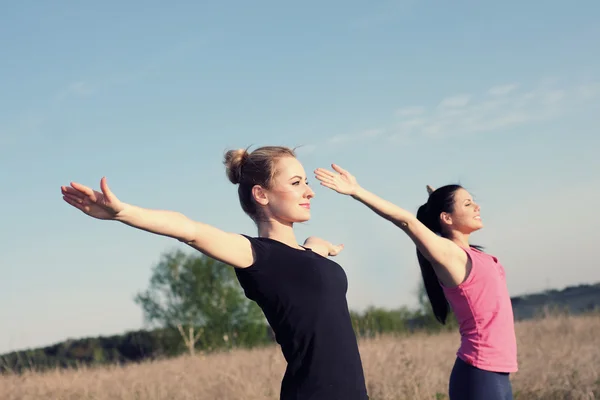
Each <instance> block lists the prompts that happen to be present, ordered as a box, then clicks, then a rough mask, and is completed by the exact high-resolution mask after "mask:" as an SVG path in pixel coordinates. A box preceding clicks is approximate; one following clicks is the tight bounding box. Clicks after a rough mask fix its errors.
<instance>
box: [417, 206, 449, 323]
mask: <svg viewBox="0 0 600 400" xmlns="http://www.w3.org/2000/svg"><path fill="white" fill-rule="evenodd" d="M417 219H418V220H419V221H421V222H422V223H423V224H424V225H425V226H426V227H427V228H429V229H431V230H432V231H433V232H435V233H437V234H440V232H439V231H440V229H439V221H437V218H433V217H432V215H431V213H430V212H429V207H428V204H427V203H426V204H423V205H422V206H421V207H419V210H418V211H417ZM436 228H437V229H436ZM417 259H418V261H419V266H420V267H421V276H422V277H423V283H424V285H425V291H426V292H427V297H428V298H429V302H430V303H431V308H432V309H433V314H434V315H435V318H436V319H437V320H438V321H439V322H440V323H441V324H446V317H447V316H448V312H449V311H450V306H449V304H448V300H446V296H445V295H444V290H443V289H442V286H441V285H440V282H439V281H438V278H437V275H436V273H435V271H434V269H433V266H432V265H431V262H429V260H427V259H426V258H425V256H423V254H421V252H420V251H419V249H417Z"/></svg>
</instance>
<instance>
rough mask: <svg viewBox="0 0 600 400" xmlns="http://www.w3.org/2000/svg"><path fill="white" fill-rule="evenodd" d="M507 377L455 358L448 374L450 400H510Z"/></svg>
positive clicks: (510, 393) (510, 388) (509, 386)
mask: <svg viewBox="0 0 600 400" xmlns="http://www.w3.org/2000/svg"><path fill="white" fill-rule="evenodd" d="M508 375H509V374H508V373H504V372H492V371H485V370H482V369H479V368H476V367H474V366H472V365H469V364H467V363H466V362H464V361H463V360H461V359H460V358H458V357H457V358H456V362H455V363H454V368H452V373H451V374H450V400H512V399H513V395H512V386H511V384H510V379H509V377H508Z"/></svg>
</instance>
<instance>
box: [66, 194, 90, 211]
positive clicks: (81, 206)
mask: <svg viewBox="0 0 600 400" xmlns="http://www.w3.org/2000/svg"><path fill="white" fill-rule="evenodd" d="M63 200H64V201H66V202H67V203H69V204H70V205H72V206H73V207H75V208H77V209H79V210H81V211H83V212H86V206H85V205H84V204H83V202H82V201H81V200H79V199H76V198H75V199H74V198H73V196H68V195H65V196H63Z"/></svg>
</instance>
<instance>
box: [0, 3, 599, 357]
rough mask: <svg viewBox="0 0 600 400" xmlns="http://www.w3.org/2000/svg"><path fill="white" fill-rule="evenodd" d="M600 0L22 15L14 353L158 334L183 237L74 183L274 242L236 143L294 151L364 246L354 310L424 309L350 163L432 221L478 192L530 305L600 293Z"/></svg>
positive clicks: (7, 236)
mask: <svg viewBox="0 0 600 400" xmlns="http://www.w3.org/2000/svg"><path fill="white" fill-rule="evenodd" d="M599 17H600V4H599V3H598V2H594V1H591V0H590V1H582V2H578V6H577V7H575V6H574V5H571V4H569V3H567V2H564V1H563V2H559V1H544V2H542V1H530V2H526V3H523V2H517V1H506V2H494V3H490V2H476V1H456V2H452V4H450V3H442V2H432V1H379V2H358V1H345V2H340V1H330V2H316V1H305V2H301V3H294V4H290V3H289V2H288V3H286V4H284V3H282V2H275V1H264V2H258V3H256V2H255V3H253V5H250V4H249V3H248V2H241V1H237V2H233V1H227V2H219V4H218V5H217V3H216V2H215V3H214V4H212V5H203V4H201V3H200V2H198V4H193V5H192V4H190V3H184V2H179V3H171V5H169V6H165V5H164V3H162V4H161V3H159V2H144V3H142V2H127V3H122V2H116V1H107V2H103V3H97V4H83V3H81V4H75V3H71V4H70V5H68V6H67V5H66V3H61V4H60V5H56V4H54V5H50V3H47V4H41V3H40V2H37V3H34V2H25V1H24V2H19V3H18V4H17V3H14V4H10V5H5V6H3V11H2V13H1V15H0V48H1V49H2V61H0V89H1V90H0V183H1V184H2V188H3V194H2V207H0V217H1V220H2V229H0V246H1V251H0V257H1V258H0V270H1V272H2V276H3V279H2V280H0V320H1V321H2V322H3V324H2V326H3V329H1V330H0V352H4V351H9V350H12V349H22V348H27V347H35V346H42V345H48V344H51V343H54V342H58V341H62V340H64V339H67V338H78V337H84V336H98V335H101V334H102V335H106V334H115V333H121V332H124V331H126V330H130V329H138V328H140V327H142V323H143V321H142V314H141V310H140V308H139V307H138V306H137V305H135V304H134V302H133V297H134V295H135V294H136V293H137V292H138V291H140V290H143V289H144V288H145V287H146V286H147V284H148V279H149V277H150V270H151V267H152V266H153V264H154V263H156V262H157V261H158V259H159V257H160V254H161V253H162V252H164V251H167V250H169V249H173V248H177V247H181V248H184V247H183V245H180V244H178V243H177V242H174V241H172V240H169V239H166V238H161V237H157V236H152V235H150V234H147V233H145V232H141V231H136V230H134V229H132V228H129V227H126V226H124V225H119V224H117V223H112V222H101V221H96V220H93V219H91V218H88V217H86V216H84V215H83V214H81V213H80V212H78V211H77V210H75V209H73V208H71V207H69V206H68V205H67V204H66V203H64V202H63V200H62V199H61V195H60V185H63V184H68V182H69V181H71V180H75V181H79V182H81V183H84V184H88V185H93V186H94V187H96V188H97V187H98V184H99V181H100V178H101V177H102V176H104V175H105V176H107V178H108V182H109V184H110V186H111V188H112V189H113V191H114V192H115V194H116V195H117V196H119V198H120V199H122V200H123V201H126V202H129V203H133V204H136V205H140V206H144V207H151V208H162V209H172V210H177V211H181V212H183V213H185V214H186V215H188V216H190V217H191V218H194V219H197V220H200V221H203V222H207V223H211V224H214V225H215V226H218V227H220V228H222V229H226V230H230V231H235V232H243V233H249V234H255V232H256V231H255V228H254V226H253V224H252V222H251V221H250V220H249V219H248V218H247V217H246V216H245V215H244V213H243V212H242V211H241V209H240V207H239V204H238V200H237V196H236V187H235V186H234V185H231V184H230V183H229V182H228V181H227V179H226V177H225V173H224V169H223V165H222V156H223V153H224V151H225V150H227V149H229V148H239V147H246V146H248V145H264V144H283V145H288V146H292V147H293V146H302V147H301V148H300V149H299V151H298V153H299V158H300V160H301V161H302V162H303V164H304V166H305V169H306V171H307V172H308V173H309V180H310V181H311V183H312V184H313V186H315V190H316V197H315V200H314V202H313V218H312V220H311V221H310V222H308V223H305V224H303V225H301V226H298V229H297V232H298V238H299V240H303V239H304V238H305V237H306V236H308V235H317V236H321V237H324V238H326V239H328V240H331V241H333V242H336V243H344V244H345V245H346V248H345V250H344V251H343V253H342V254H340V255H339V256H338V257H337V259H336V261H338V262H339V263H340V264H341V265H342V266H343V267H344V268H345V269H346V271H347V273H348V277H349V280H350V288H349V293H348V299H349V303H350V306H351V308H353V309H357V310H361V309H363V308H364V307H366V306H368V305H377V306H384V307H398V306H402V305H409V306H412V305H414V303H415V294H414V293H415V289H416V287H417V284H418V280H419V271H418V266H417V262H416V257H415V253H414V247H413V246H412V244H411V242H410V241H409V239H408V238H407V237H406V236H405V235H404V234H403V233H402V232H401V231H400V230H399V229H397V228H394V227H393V226H392V225H391V224H389V223H387V222H385V221H384V220H382V219H380V218H379V217H377V216H376V215H375V214H373V213H372V212H371V211H369V210H368V209H367V208H365V207H364V206H362V205H360V204H358V203H357V202H355V201H353V200H351V199H349V198H347V197H342V196H340V195H337V194H335V193H333V192H331V191H329V190H326V189H325V188H323V187H320V186H319V185H318V183H317V182H316V179H314V178H313V176H312V174H310V172H312V171H313V170H314V169H315V168H317V167H323V166H325V167H327V166H328V165H329V164H330V163H331V162H335V163H338V164H340V165H342V166H343V167H345V168H346V169H348V170H350V172H352V173H353V174H354V175H355V176H356V177H357V178H358V180H359V182H360V183H361V184H362V185H363V186H365V187H366V188H368V189H370V190H372V191H374V192H375V193H377V194H380V195H381V196H383V197H385V198H387V199H389V200H391V201H393V202H395V203H397V204H399V205H401V206H403V207H405V208H407V209H409V210H412V211H416V209H417V207H418V206H419V205H420V204H421V203H423V202H425V201H426V191H425V185H426V184H431V185H434V186H439V185H443V184H446V183H451V182H456V181H458V182H460V183H462V184H464V185H465V186H466V187H467V189H469V190H470V191H472V192H473V194H474V195H475V196H476V199H477V200H478V201H479V202H480V204H481V205H482V217H483V219H484V223H485V224H486V227H485V229H484V230H483V231H481V232H478V233H477V234H476V235H474V237H473V242H476V243H478V244H483V245H484V246H486V248H487V249H488V251H489V252H491V253H493V254H495V255H497V256H499V257H500V261H501V262H502V263H503V264H504V266H505V268H506V270H507V274H508V285H509V290H510V293H511V294H513V295H518V294H522V293H527V292H532V291H537V290H543V289H547V288H562V287H565V286H567V285H573V284H580V283H590V282H597V281H600V268H598V261H597V257H596V253H595V250H596V248H595V247H597V245H596V242H595V241H593V238H594V237H597V233H596V227H597V225H598V224H599V223H600V218H599V217H598V213H596V212H595V211H594V209H593V208H592V207H594V206H595V205H596V204H598V202H600V176H599V173H598V171H600V161H599V160H600V158H599V157H598V156H597V154H596V153H597V152H598V150H599V149H600V139H599V136H598V126H599V122H600V120H599V116H598V115H599V113H598V111H599V110H600V107H599V106H600V72H598V71H600V55H599V54H600V53H598V51H597V50H594V49H596V48H597V43H599V42H600V25H598V24H597V21H598V18H599Z"/></svg>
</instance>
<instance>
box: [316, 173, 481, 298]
mask: <svg viewBox="0 0 600 400" xmlns="http://www.w3.org/2000/svg"><path fill="white" fill-rule="evenodd" d="M331 168H332V169H333V171H330V170H328V169H325V168H317V169H316V170H315V171H314V174H315V177H316V178H317V179H318V180H319V181H320V182H321V185H322V186H325V187H327V188H330V189H332V190H335V191H336V192H338V193H341V194H344V195H349V196H352V197H353V198H354V199H356V200H359V201H360V202H362V203H363V204H365V205H367V206H368V207H369V208H371V209H372V210H373V211H375V212H376V213H377V214H378V215H380V216H382V217H383V218H385V219H387V220H389V221H391V222H393V223H394V224H395V225H397V226H398V227H400V228H401V229H402V230H404V231H405V232H406V233H407V234H408V236H409V237H410V238H411V239H412V240H413V242H414V243H415V244H416V246H417V248H418V249H419V250H420V251H421V253H422V254H423V255H424V256H425V257H426V258H427V259H428V260H429V261H430V262H431V263H432V265H433V266H434V268H435V270H436V273H437V275H438V278H439V279H440V281H441V282H442V283H443V284H444V285H446V286H448V287H454V286H456V285H459V284H460V283H462V282H463V281H464V280H465V279H466V277H467V276H468V275H469V273H470V270H471V263H470V260H469V259H468V257H467V255H466V253H465V252H464V251H463V250H462V249H461V247H463V248H464V247H469V236H470V235H471V233H473V232H475V231H476V230H478V229H481V228H482V227H483V223H482V222H481V215H480V207H479V205H478V204H477V203H475V201H474V200H473V198H472V197H471V195H470V194H469V192H467V191H466V190H464V189H460V190H457V191H456V193H455V197H454V210H453V212H452V213H442V214H440V223H441V226H442V231H443V232H444V233H445V234H444V236H445V237H439V236H437V235H436V234H435V233H433V232H432V231H431V230H430V229H429V228H427V227H426V226H425V225H423V224H422V223H421V222H420V221H419V220H418V219H417V218H416V216H415V215H413V214H412V213H410V212H408V211H406V210H404V209H402V208H400V207H398V206H396V205H395V204H393V203H391V202H389V201H387V200H384V199H382V198H380V197H379V196H377V195H375V194H373V193H371V192H369V191H368V190H365V189H364V188H363V187H361V186H360V185H359V184H358V182H357V180H356V178H355V177H354V176H353V175H352V174H350V173H349V172H348V171H346V170H345V169H343V168H342V167H340V166H339V165H337V164H331ZM427 190H428V192H430V193H431V192H432V191H433V188H432V187H431V186H428V187H427Z"/></svg>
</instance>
